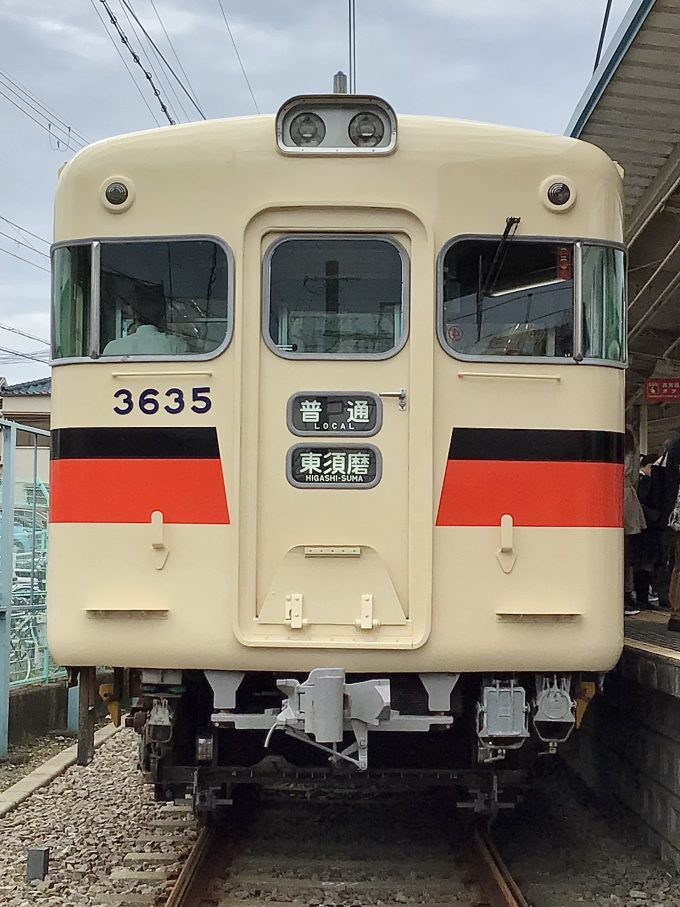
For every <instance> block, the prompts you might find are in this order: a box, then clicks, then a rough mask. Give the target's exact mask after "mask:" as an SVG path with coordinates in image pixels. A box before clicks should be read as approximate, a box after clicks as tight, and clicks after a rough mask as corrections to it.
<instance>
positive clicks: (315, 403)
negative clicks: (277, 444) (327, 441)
mask: <svg viewBox="0 0 680 907" xmlns="http://www.w3.org/2000/svg"><path fill="white" fill-rule="evenodd" d="M381 423H382V402H381V400H380V398H379V397H378V396H376V395H375V394H371V393H368V392H356V393H354V392H348V393H334V394H329V393H325V392H324V393H315V392H313V391H310V392H309V393H297V394H293V396H292V397H291V398H290V400H289V401H288V428H289V429H290V431H291V432H293V434H295V435H301V436H309V435H345V436H348V435H352V436H354V437H364V438H365V437H368V436H369V435H374V434H375V433H376V432H378V431H379V430H380V426H381Z"/></svg>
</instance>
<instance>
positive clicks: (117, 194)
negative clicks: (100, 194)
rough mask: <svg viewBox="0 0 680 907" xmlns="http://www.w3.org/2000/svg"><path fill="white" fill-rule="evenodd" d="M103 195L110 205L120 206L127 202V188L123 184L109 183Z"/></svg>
mask: <svg viewBox="0 0 680 907" xmlns="http://www.w3.org/2000/svg"><path fill="white" fill-rule="evenodd" d="M105 195H106V201H107V202H108V203H109V204H110V205H122V204H124V203H125V202H126V201H127V197H128V188H127V186H126V185H125V183H109V185H108V186H107V187H106V192H105Z"/></svg>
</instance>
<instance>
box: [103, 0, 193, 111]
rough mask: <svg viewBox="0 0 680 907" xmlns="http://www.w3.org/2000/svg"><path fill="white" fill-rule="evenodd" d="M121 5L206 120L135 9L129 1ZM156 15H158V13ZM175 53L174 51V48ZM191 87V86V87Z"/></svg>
mask: <svg viewBox="0 0 680 907" xmlns="http://www.w3.org/2000/svg"><path fill="white" fill-rule="evenodd" d="M121 3H122V4H123V5H124V6H126V7H127V8H128V10H129V11H130V14H131V15H132V17H133V19H134V20H135V22H136V23H137V25H139V27H140V28H141V30H142V32H143V33H144V36H145V38H146V39H147V41H148V42H149V44H150V45H151V46H152V47H153V49H154V50H155V51H156V53H157V54H158V56H159V57H160V59H161V60H162V61H163V63H164V64H165V65H166V67H167V68H168V70H169V71H170V73H171V74H172V76H173V78H174V79H175V81H176V82H177V84H178V85H179V87H180V88H181V89H182V91H183V92H184V94H185V95H186V96H187V97H188V98H189V100H190V101H191V103H192V104H193V105H194V107H195V108H196V110H197V111H198V112H199V113H200V115H201V116H202V117H203V119H204V120H205V118H206V117H205V114H204V113H203V111H202V110H201V107H200V105H199V104H198V102H197V101H195V100H194V98H192V97H191V95H190V94H189V91H188V89H187V88H186V86H185V85H184V83H183V82H182V80H181V79H180V77H179V76H178V75H177V73H176V72H175V70H174V69H173V68H172V66H171V65H170V64H169V63H168V61H167V60H166V58H165V56H164V55H163V52H162V51H161V49H160V48H159V47H158V45H157V44H156V42H155V41H154V40H153V38H152V37H151V35H150V34H149V33H148V31H147V30H146V29H145V28H144V26H143V25H142V23H141V22H140V20H139V18H138V16H137V14H136V13H135V11H134V9H133V8H132V6H131V5H130V3H129V2H128V0H121ZM154 9H155V7H154ZM156 15H158V13H156ZM161 24H162V22H161ZM164 30H165V28H164ZM166 35H167V32H166ZM168 40H170V39H169V38H168ZM170 46H171V47H172V44H171V45H170ZM173 51H174V47H173ZM175 56H177V54H176V53H175ZM178 62H179V58H178ZM181 66H182V64H181V63H180V67H181ZM182 72H184V69H182ZM185 75H186V74H185ZM187 82H189V80H188V79H187ZM190 87H191V86H190ZM192 91H193V88H192ZM194 94H195V92H194ZM185 113H186V111H185Z"/></svg>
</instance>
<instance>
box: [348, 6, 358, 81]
mask: <svg viewBox="0 0 680 907" xmlns="http://www.w3.org/2000/svg"><path fill="white" fill-rule="evenodd" d="M356 91H357V10H356V0H349V93H350V94H356Z"/></svg>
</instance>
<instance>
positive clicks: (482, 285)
mask: <svg viewBox="0 0 680 907" xmlns="http://www.w3.org/2000/svg"><path fill="white" fill-rule="evenodd" d="M520 220H521V218H520V217H507V218H506V219H505V230H503V235H502V236H501V238H500V240H499V242H498V245H497V246H496V251H495V252H494V256H493V258H492V260H491V264H490V265H489V270H488V271H487V272H486V275H485V276H484V277H483V278H482V257H481V255H480V257H479V278H478V282H477V340H478V341H479V340H481V339H482V314H483V313H482V302H483V301H484V297H485V296H489V295H490V294H491V293H492V292H493V289H494V287H495V286H496V281H497V280H498V278H499V276H500V273H501V271H502V269H503V264H504V262H505V256H506V255H507V253H508V246H509V245H510V243H511V242H512V239H513V238H514V236H515V233H516V232H517V227H518V226H519V222H520Z"/></svg>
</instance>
